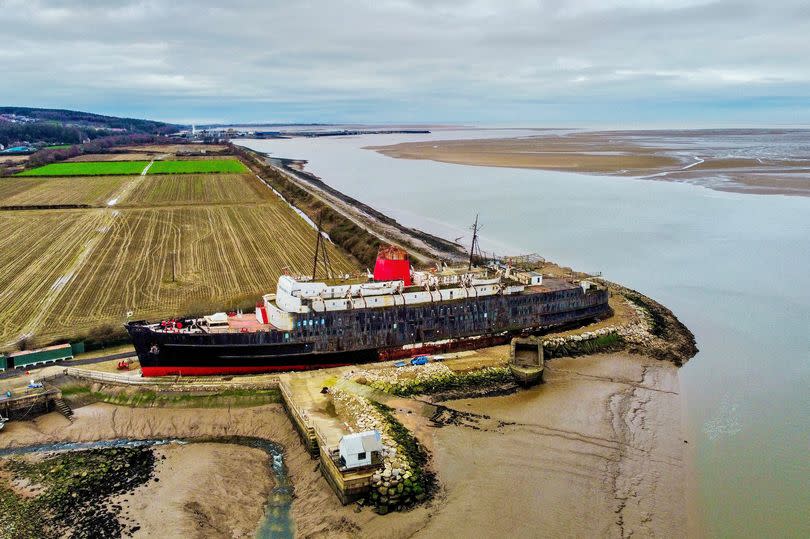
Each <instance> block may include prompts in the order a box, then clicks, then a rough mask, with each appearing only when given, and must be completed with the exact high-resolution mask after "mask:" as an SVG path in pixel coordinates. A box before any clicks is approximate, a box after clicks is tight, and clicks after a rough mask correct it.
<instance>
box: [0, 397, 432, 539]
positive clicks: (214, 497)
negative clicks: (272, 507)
mask: <svg viewBox="0 0 810 539" xmlns="http://www.w3.org/2000/svg"><path fill="white" fill-rule="evenodd" d="M74 418H75V420H74V422H72V423H71V422H69V421H68V420H67V419H65V418H64V417H63V416H61V415H59V414H57V413H51V414H47V415H44V416H40V417H38V418H36V419H35V420H33V421H12V422H9V423H8V424H7V425H6V427H5V428H4V429H3V433H2V436H0V447H8V446H20V445H33V444H42V443H48V442H57V441H95V440H107V439H114V438H173V437H177V438H185V437H189V438H193V437H202V436H253V437H259V438H265V439H268V440H272V441H273V442H276V443H278V444H280V445H282V446H283V447H284V463H285V465H286V466H287V469H288V474H289V477H290V480H291V482H292V484H293V486H294V488H295V499H294V501H293V507H292V512H293V520H294V521H295V528H296V535H297V536H300V537H356V536H357V535H359V534H360V533H361V530H362V534H363V535H364V536H368V537H409V536H412V535H413V533H415V532H416V531H417V530H418V529H420V528H421V527H422V526H423V525H424V522H425V519H426V515H427V509H425V508H418V509H416V510H414V511H411V512H409V513H401V514H393V515H387V516H379V515H377V514H375V513H373V512H371V511H370V510H368V509H366V510H364V511H362V512H361V513H356V512H355V511H354V506H348V507H344V506H342V505H341V504H340V502H339V501H338V499H337V497H336V496H335V495H334V493H333V492H332V490H331V489H330V487H329V485H328V484H327V483H326V480H325V479H324V478H323V476H322V475H321V474H320V472H319V471H318V463H317V461H316V460H312V459H311V458H310V456H309V454H308V453H307V452H306V451H305V450H304V447H303V445H302V444H301V441H300V439H299V437H298V434H297V433H296V432H295V431H294V430H293V427H292V425H291V423H290V421H289V419H288V418H287V415H286V413H285V412H284V409H283V408H282V407H281V405H278V404H271V405H266V406H258V407H254V408H224V409H212V408H205V409H194V408H182V409H178V408H173V409H167V408H128V407H124V406H114V405H109V404H91V405H89V406H84V407H81V408H77V409H75V416H74ZM245 450H246V448H243V447H241V446H233V445H227V444H199V445H194V446H184V447H182V448H173V447H169V448H165V449H164V448H160V449H157V450H156V451H160V452H164V451H165V452H166V453H164V454H166V455H167V460H166V461H162V460H161V461H160V463H159V464H158V468H157V475H156V477H158V479H159V480H160V481H158V482H157V483H154V482H153V483H150V485H149V486H148V487H145V488H147V489H149V490H148V491H145V492H144V493H142V494H141V491H140V490H139V491H138V492H137V493H136V496H134V497H131V498H130V505H129V506H128V507H127V509H129V512H128V513H126V514H127V515H129V516H130V517H132V518H134V519H136V520H137V525H140V526H141V527H142V529H143V530H144V532H143V534H142V535H143V536H144V537H146V536H152V537H154V536H156V535H155V534H154V533H149V531H150V530H152V531H154V532H155V533H157V531H160V532H161V533H160V534H159V535H160V536H162V537H167V536H172V533H174V532H173V530H174V529H175V528H167V527H166V526H167V525H168V524H167V523H171V525H172V526H176V530H177V531H178V533H177V535H176V536H178V537H189V536H199V537H223V538H224V537H228V538H230V537H240V536H253V534H255V531H256V529H257V527H258V525H259V522H260V518H261V515H262V511H263V509H264V505H265V503H266V501H267V496H266V495H264V494H261V493H263V492H265V491H267V490H269V489H270V488H272V477H271V475H270V473H269V471H267V470H266V465H265V461H266V455H265V454H264V453H263V452H261V451H260V452H259V453H255V451H254V450H248V452H245ZM172 453H174V454H172ZM170 456H171V458H169V457H170ZM229 459H230V462H228V461H229ZM240 463H241V464H240ZM164 482H165V483H167V486H166V487H165V488H164V487H163V486H162V485H163V483H164ZM257 493H259V494H257ZM155 495H158V496H160V503H159V504H158V505H157V506H156V505H154V501H155V498H154V497H155ZM157 507H159V508H160V510H156V508H157ZM251 522H252V523H253V527H252V528H248V525H249V524H250V523H251ZM167 530H168V531H167ZM180 532H182V533H180ZM167 534H168V535H167ZM240 534H242V535H240Z"/></svg>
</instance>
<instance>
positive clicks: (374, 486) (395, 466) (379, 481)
mask: <svg viewBox="0 0 810 539" xmlns="http://www.w3.org/2000/svg"><path fill="white" fill-rule="evenodd" d="M331 395H332V402H333V403H334V406H335V412H336V413H337V414H338V416H339V417H340V418H341V419H343V421H345V422H346V423H347V424H348V425H350V426H351V428H352V429H354V430H356V431H358V432H363V431H367V430H378V431H379V432H380V438H381V441H382V446H383V450H382V452H381V455H380V456H381V457H382V460H383V462H382V465H381V467H380V470H379V471H378V472H376V473H375V474H374V475H373V476H372V479H371V492H372V495H371V497H372V500H373V501H374V503H375V505H377V506H378V507H385V508H386V509H385V511H387V510H388V506H393V507H397V506H399V505H401V504H402V503H403V502H406V501H407V500H408V498H410V497H413V498H414V499H417V500H419V499H421V498H420V496H422V494H421V493H420V492H417V491H416V490H415V489H414V486H415V485H414V483H413V482H412V481H411V477H412V475H413V474H412V470H411V465H410V463H409V462H408V460H407V459H406V458H405V457H403V456H402V455H401V452H400V451H399V449H398V448H397V444H396V442H394V440H393V438H392V437H391V435H390V433H389V432H388V425H387V423H386V421H385V420H384V419H383V417H382V416H381V415H380V413H379V412H378V411H377V410H376V409H375V408H374V407H373V406H372V405H371V404H370V403H369V401H368V400H367V399H365V398H363V397H361V396H359V395H355V394H354V393H349V392H347V391H343V390H340V389H335V390H333V391H332V393H331ZM375 493H376V496H375Z"/></svg>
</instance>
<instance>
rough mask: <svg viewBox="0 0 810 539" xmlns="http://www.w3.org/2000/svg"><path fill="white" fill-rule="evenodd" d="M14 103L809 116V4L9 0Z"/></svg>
mask: <svg viewBox="0 0 810 539" xmlns="http://www.w3.org/2000/svg"><path fill="white" fill-rule="evenodd" d="M0 29H1V30H0V36H2V39H1V40H0V105H14V106H36V107H53V108H68V109H76V110H86V111H91V112H98V113H102V114H111V115H120V116H131V117H139V118H151V119H158V120H164V121H174V122H182V123H192V122H193V123H198V124H199V123H214V122H216V123H229V122H234V123H239V122H251V123H262V122H277V123H284V122H324V123H329V122H358V123H411V124H415V123H465V124H482V125H504V126H507V125H509V126H516V125H521V126H538V127H542V126H584V127H587V126H620V127H628V128H629V127H645V126H649V127H694V126H698V127H701V126H702V127H713V126H747V125H751V126H760V125H768V126H808V125H810V37H808V36H810V2H809V1H807V0H795V1H794V0H771V1H770V2H763V1H762V0H757V1H726V0H717V1H711V0H681V1H674V0H516V1H509V0H470V1H466V0H410V1H409V0H358V1H352V2H348V1H346V2H343V1H340V0H323V1H322V0H285V1H273V0H263V1H247V0H230V1H228V2H223V1H222V0H217V1H209V0H194V1H189V0H152V1H129V0H117V1H101V0H90V1H82V0H64V1H62V0H53V1H44V0H25V1H20V0H0Z"/></svg>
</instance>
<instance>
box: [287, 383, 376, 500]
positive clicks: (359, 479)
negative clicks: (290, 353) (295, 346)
mask: <svg viewBox="0 0 810 539" xmlns="http://www.w3.org/2000/svg"><path fill="white" fill-rule="evenodd" d="M343 372H345V369H344V368H337V369H325V370H319V371H307V372H297V373H294V374H293V373H288V374H281V375H279V389H280V390H281V397H282V401H283V403H284V408H285V409H286V410H287V413H288V414H289V416H290V420H291V421H292V423H293V425H294V426H295V428H296V430H297V431H298V434H299V435H300V436H301V439H302V441H303V442H304V445H305V446H306V448H307V451H309V453H310V455H311V456H312V458H317V459H319V460H320V469H321V473H322V474H323V476H324V477H325V478H326V481H327V483H329V486H331V487H332V490H334V491H335V494H336V495H337V497H338V498H339V499H340V501H341V502H342V503H343V504H347V503H351V502H352V501H354V500H357V499H358V498H361V497H362V496H364V495H365V494H366V492H368V490H369V488H370V487H371V478H372V476H373V475H374V472H375V470H376V467H375V468H371V469H361V470H351V471H347V470H340V469H339V468H338V465H337V463H336V460H337V447H338V444H339V442H340V439H341V438H343V436H344V435H346V434H350V433H351V432H352V431H351V429H350V428H349V427H348V425H346V424H344V423H343V422H342V421H341V420H340V419H339V418H338V417H337V416H336V415H335V411H334V408H333V406H332V402H331V399H330V398H329V394H328V393H323V388H325V387H326V388H329V387H332V386H333V385H334V384H335V382H336V381H337V380H338V379H339V377H340V375H341V374H342V373H343Z"/></svg>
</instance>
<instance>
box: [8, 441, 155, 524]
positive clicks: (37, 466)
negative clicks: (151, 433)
mask: <svg viewBox="0 0 810 539" xmlns="http://www.w3.org/2000/svg"><path fill="white" fill-rule="evenodd" d="M154 464H155V457H154V454H153V452H152V450H151V449H148V448H114V449H91V450H87V451H80V452H69V453H60V454H57V455H53V456H50V457H45V458H44V459H42V460H29V459H24V458H12V459H9V460H8V461H6V462H5V463H4V466H3V472H4V473H3V474H2V475H3V476H5V477H0V536H1V537H7V538H9V539H11V538H15V539H16V538H18V537H66V536H69V537H76V538H84V537H87V538H89V537H122V536H124V535H131V534H132V533H133V532H136V531H138V528H137V526H133V527H127V526H122V524H121V522H120V521H119V519H118V514H119V513H120V510H121V506H118V505H108V504H105V503H104V501H105V500H106V499H108V498H110V497H112V496H115V495H118V494H125V493H127V492H131V491H132V490H133V489H135V488H136V487H138V486H140V485H142V484H144V483H145V482H146V481H148V480H149V478H150V477H151V475H152V472H153V470H154Z"/></svg>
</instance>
